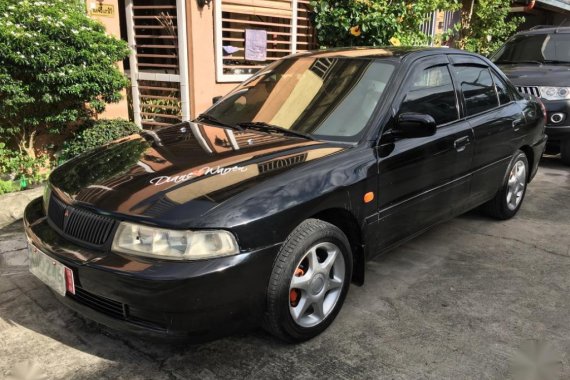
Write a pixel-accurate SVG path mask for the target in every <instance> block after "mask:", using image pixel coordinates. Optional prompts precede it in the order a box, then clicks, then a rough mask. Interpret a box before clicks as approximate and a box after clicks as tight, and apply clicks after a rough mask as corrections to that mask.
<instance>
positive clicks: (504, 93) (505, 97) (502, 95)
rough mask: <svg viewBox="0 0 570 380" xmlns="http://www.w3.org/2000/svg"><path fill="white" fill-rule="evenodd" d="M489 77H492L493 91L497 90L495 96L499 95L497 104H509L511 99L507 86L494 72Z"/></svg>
mask: <svg viewBox="0 0 570 380" xmlns="http://www.w3.org/2000/svg"><path fill="white" fill-rule="evenodd" d="M491 75H492V76H493V82H495V90H497V95H499V102H500V103H501V105H503V104H507V103H509V102H510V101H511V100H512V99H511V97H510V95H509V89H508V87H507V84H506V83H505V82H504V81H503V80H502V79H501V78H499V76H498V75H497V74H495V73H494V72H491Z"/></svg>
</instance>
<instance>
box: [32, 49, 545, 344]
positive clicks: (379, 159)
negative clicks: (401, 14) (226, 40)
mask: <svg viewBox="0 0 570 380" xmlns="http://www.w3.org/2000/svg"><path fill="white" fill-rule="evenodd" d="M545 141H546V137H545V135H544V115H543V112H542V111H541V108H540V104H539V103H538V102H537V101H535V100H534V99H525V98H524V97H523V96H521V95H520V94H519V93H518V92H517V91H516V89H515V88H514V87H513V86H512V85H511V84H510V83H509V81H508V80H507V79H506V77H505V76H504V75H503V74H502V73H501V72H500V71H499V70H498V69H497V67H495V66H494V65H493V64H492V63H491V62H490V61H489V60H487V59H485V58H483V57H480V56H477V55H475V54H470V53H466V52H463V51H459V50H452V49H425V48H424V49H421V48H416V49H413V48H391V49H387V48H377V49H340V50H330V51H319V52H313V53H305V54H300V55H295V56H291V57H288V58H285V59H282V60H279V61H276V62H275V63H273V64H271V65H270V66H268V67H267V68H265V69H263V70H261V71H260V72H259V73H258V74H256V75H254V76H253V77H252V78H250V79H249V80H247V81H246V82H244V83H242V84H241V85H240V86H238V87H237V88H236V89H235V90H233V91H232V92H231V93H229V94H228V95H227V96H225V97H224V98H222V99H221V100H219V101H218V102H217V103H216V104H215V105H214V106H212V107H211V108H210V109H209V110H207V111H206V112H205V113H204V114H202V115H200V116H199V117H198V118H197V119H196V120H195V121H193V122H189V123H182V124H179V125H175V126H172V127H166V128H162V129H159V130H156V131H149V132H141V133H140V134H138V135H132V136H129V137H125V138H123V139H122V140H118V141H116V142H114V143H111V144H110V145H107V146H104V147H101V148H98V149H96V150H94V151H92V152H90V153H86V154H84V155H82V156H79V157H77V158H75V159H73V160H71V161H68V162H67V163H65V164H63V165H62V166H60V167H58V168H57V169H56V170H54V171H53V173H52V174H51V176H50V178H49V183H48V185H47V188H46V192H45V196H44V197H43V199H41V198H39V199H37V200H35V201H33V202H32V203H30V205H29V206H28V207H27V209H26V213H25V230H26V234H27V237H28V241H29V247H30V253H29V255H30V263H31V265H30V268H31V270H32V273H34V274H35V275H36V276H37V277H39V278H40V279H41V280H42V281H44V282H45V283H46V284H48V285H49V286H51V287H52V288H53V289H54V291H55V292H56V293H57V294H59V295H60V297H59V299H60V300H61V301H62V302H64V303H65V304H67V305H68V306H69V307H71V308H72V309H75V310H77V311H78V312H80V313H82V314H84V315H86V316H87V317H89V318H92V319H94V320H96V321H98V322H100V323H103V324H106V325H109V326H111V327H114V328H119V329H124V330H128V331H131V332H135V333H141V334H144V335H146V336H151V335H152V336H168V337H177V338H180V337H182V338H191V337H193V338H199V339H204V338H205V337H211V336H219V335H220V334H227V333H229V332H233V331H236V330H238V329H242V328H243V327H244V326H251V325H258V324H261V323H262V324H263V326H264V327H265V328H266V329H267V330H268V331H269V332H271V333H272V334H275V335H276V336H278V337H280V338H283V339H286V340H289V341H303V340H306V339H310V338H312V337H314V336H316V335H318V334H320V333H321V332H322V331H324V330H325V329H326V328H327V327H328V326H329V325H330V324H331V323H332V321H333V320H334V318H335V316H336V315H337V314H338V312H339V310H340V308H341V307H342V304H343V301H344V298H345V296H346V294H347V291H348V288H349V285H350V283H351V282H355V283H358V284H362V283H363V281H364V273H365V262H366V260H367V259H369V258H372V257H374V256H376V255H378V254H379V253H381V252H385V251H386V250H388V249H391V248H393V247H395V246H396V245H398V244H401V243H402V242H404V241H406V240H407V239H410V238H412V237H414V236H416V235H417V234H419V233H421V232H423V231H425V230H426V229H428V228H430V227H432V226H434V225H435V224H437V223H440V222H442V221H445V220H447V219H450V218H453V217H455V216H457V215H459V214H462V213H464V212H466V211H468V210H470V209H473V208H475V207H478V206H480V205H484V207H485V208H486V209H487V211H488V212H489V214H490V215H492V216H494V217H495V218H498V219H508V218H511V217H513V216H514V215H515V214H516V213H517V212H518V210H519V209H520V207H521V205H522V202H523V199H524V196H525V192H526V188H527V183H528V182H529V181H531V180H532V178H533V176H534V175H535V173H536V171H537V168H538V161H539V159H540V157H541V155H542V153H543V151H544V146H545ZM459 244H468V243H461V242H459Z"/></svg>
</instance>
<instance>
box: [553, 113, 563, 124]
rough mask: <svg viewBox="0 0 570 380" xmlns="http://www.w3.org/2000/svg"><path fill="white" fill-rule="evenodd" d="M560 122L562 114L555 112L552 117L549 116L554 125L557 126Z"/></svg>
mask: <svg viewBox="0 0 570 380" xmlns="http://www.w3.org/2000/svg"><path fill="white" fill-rule="evenodd" d="M562 120H564V114H563V113H560V112H557V113H553V114H552V115H550V121H551V122H552V123H554V124H558V123H561V122H562Z"/></svg>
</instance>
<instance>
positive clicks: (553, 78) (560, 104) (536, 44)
mask: <svg viewBox="0 0 570 380" xmlns="http://www.w3.org/2000/svg"><path fill="white" fill-rule="evenodd" d="M491 60H492V61H493V62H495V64H497V65H498V66H499V67H500V68H501V70H503V72H504V73H505V74H506V75H507V76H508V77H509V79H510V80H511V81H512V82H513V83H514V85H515V86H517V89H518V90H519V91H520V92H521V93H523V94H530V95H534V96H536V97H539V98H540V99H541V101H542V102H543V103H544V105H545V107H546V112H547V122H546V134H547V135H548V144H547V147H546V150H547V153H551V154H558V153H560V154H561V157H562V161H563V162H564V163H565V164H566V165H570V27H554V26H543V27H536V28H535V29H531V30H529V31H525V32H520V33H517V34H516V35H514V36H513V37H512V38H510V39H509V40H508V41H507V42H506V43H505V45H504V46H503V47H501V49H499V50H498V51H497V52H496V53H495V54H494V55H493V56H492V57H491Z"/></svg>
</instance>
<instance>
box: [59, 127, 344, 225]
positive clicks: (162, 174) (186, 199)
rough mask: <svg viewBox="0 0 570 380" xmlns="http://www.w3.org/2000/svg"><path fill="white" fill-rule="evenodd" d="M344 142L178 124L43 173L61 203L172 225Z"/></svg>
mask: <svg viewBox="0 0 570 380" xmlns="http://www.w3.org/2000/svg"><path fill="white" fill-rule="evenodd" d="M346 149H348V148H347V145H344V144H334V143H329V142H323V141H311V140H306V139H303V138H297V137H288V136H282V135H275V134H267V133H263V132H254V131H251V132H250V131H234V130H232V129H227V128H221V127H215V126H211V125H205V124H199V123H193V122H192V123H182V124H179V125H176V126H172V127H167V128H163V129H161V130H159V131H156V132H153V131H150V132H141V134H138V135H132V136H129V137H126V138H124V139H121V140H117V141H115V142H113V143H111V144H108V145H106V146H104V147H101V148H98V149H96V150H94V151H91V152H89V153H87V154H84V155H81V156H79V157H77V158H75V159H73V160H71V161H68V162H67V163H65V164H64V165H62V166H60V167H59V168H57V169H56V170H54V171H53V173H52V174H51V176H50V180H49V183H50V187H51V190H52V192H53V193H55V194H57V195H58V197H60V198H62V199H63V200H64V201H67V202H69V203H74V204H78V205H81V206H83V207H87V208H93V209H96V210H97V212H100V213H105V214H110V215H121V216H123V218H124V219H141V218H146V219H147V220H148V223H153V224H162V225H170V226H176V225H177V221H181V220H182V219H183V220H184V221H185V222H188V221H191V220H192V219H195V218H200V217H202V216H204V215H205V214H206V213H207V212H208V211H209V210H211V209H212V208H215V207H216V206H218V205H220V204H221V203H224V202H228V201H229V200H231V199H232V197H234V196H235V195H237V194H241V193H243V192H245V191H248V189H250V188H252V187H256V186H263V183H265V182H266V181H268V179H270V178H273V177H275V176H278V175H280V174H281V173H284V172H287V171H291V170H295V168H297V167H300V166H304V165H308V164H309V163H310V162H311V161H315V160H320V159H323V158H325V157H327V156H330V155H333V154H338V153H339V152H341V151H343V150H346Z"/></svg>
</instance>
